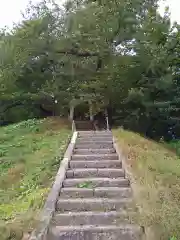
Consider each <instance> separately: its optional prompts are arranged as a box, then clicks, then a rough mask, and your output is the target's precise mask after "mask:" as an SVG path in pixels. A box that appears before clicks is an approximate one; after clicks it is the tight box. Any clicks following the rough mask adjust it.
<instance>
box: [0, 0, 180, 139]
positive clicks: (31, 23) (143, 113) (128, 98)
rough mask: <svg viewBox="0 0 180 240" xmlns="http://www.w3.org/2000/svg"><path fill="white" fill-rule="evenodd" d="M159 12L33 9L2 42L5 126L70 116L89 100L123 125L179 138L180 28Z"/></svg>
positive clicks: (125, 2)
mask: <svg viewBox="0 0 180 240" xmlns="http://www.w3.org/2000/svg"><path fill="white" fill-rule="evenodd" d="M157 9H158V3H157V1H156V0H120V1H117V0H111V1H109V0H98V1H92V0H73V1H71V0H70V1H66V2H65V4H64V5H63V6H59V5H57V4H56V3H55V2H54V1H48V2H47V1H42V2H41V3H40V4H38V5H36V6H33V5H29V8H28V9H27V11H26V13H25V14H24V21H23V22H22V23H21V24H18V25H16V26H14V28H13V29H12V31H10V32H7V31H5V30H2V31H1V35H0V121H1V124H4V123H10V122H15V121H19V120H21V119H26V118H30V117H41V116H42V115H46V114H55V115H61V116H67V115H68V104H69V102H70V100H71V99H73V98H78V97H79V96H83V95H84V96H89V98H90V99H91V100H93V101H94V102H96V103H101V105H103V104H106V105H107V104H108V106H109V109H111V113H112V119H113V122H114V123H116V124H118V125H124V126H125V127H127V128H131V129H133V130H136V131H139V132H141V133H144V134H146V135H147V136H150V137H153V138H156V137H157V138H159V137H161V136H165V137H166V138H168V137H170V138H171V137H174V136H178V135H179V134H180V132H179V117H180V115H179V113H180V110H179V108H180V82H179V81H180V57H179V56H180V31H179V30H180V26H179V25H178V24H177V23H175V24H174V25H171V23H170V15H169V12H168V9H167V11H166V12H165V14H164V16H161V15H160V14H159V13H158V10H157ZM55 100H56V101H55ZM168 135H169V136H168Z"/></svg>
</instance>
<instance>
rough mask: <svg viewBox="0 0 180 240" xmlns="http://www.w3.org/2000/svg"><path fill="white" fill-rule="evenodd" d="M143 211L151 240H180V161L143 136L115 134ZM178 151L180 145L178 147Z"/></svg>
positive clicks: (163, 145) (174, 154)
mask: <svg viewBox="0 0 180 240" xmlns="http://www.w3.org/2000/svg"><path fill="white" fill-rule="evenodd" d="M114 134H115V136H116V137H117V139H118V142H119V146H120V149H122V151H123V153H124V155H126V156H127V159H126V161H125V165H126V168H127V170H128V172H129V177H130V178H131V181H132V183H133V188H134V194H135V198H136V202H137V204H138V206H139V209H140V216H139V218H138V222H139V223H140V225H142V226H145V227H146V229H147V230H148V235H149V236H148V237H149V238H148V240H152V239H156V240H165V239H167V240H169V239H174V240H175V239H180V212H179V209H180V164H179V163H180V159H179V157H178V156H177V155H176V153H175V152H173V151H171V150H170V148H169V147H167V146H166V145H165V144H163V143H157V142H154V141H152V140H148V139H145V138H144V137H142V136H140V135H139V134H135V133H133V132H128V131H124V130H122V129H119V130H115V131H114ZM176 147H177V145H176Z"/></svg>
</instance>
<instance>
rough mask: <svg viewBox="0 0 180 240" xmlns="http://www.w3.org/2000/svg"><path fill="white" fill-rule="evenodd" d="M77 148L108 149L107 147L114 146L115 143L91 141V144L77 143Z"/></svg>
mask: <svg viewBox="0 0 180 240" xmlns="http://www.w3.org/2000/svg"><path fill="white" fill-rule="evenodd" d="M75 148H76V149H104V148H105V149H107V148H113V143H103V144H102V143H101V144H99V143H89V144H84V143H80V144H79V143H78V144H76V145H75Z"/></svg>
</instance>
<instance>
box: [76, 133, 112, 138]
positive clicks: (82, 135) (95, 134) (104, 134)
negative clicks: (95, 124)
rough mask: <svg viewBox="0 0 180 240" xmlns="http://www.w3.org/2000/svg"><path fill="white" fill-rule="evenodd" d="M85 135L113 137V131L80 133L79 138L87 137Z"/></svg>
mask: <svg viewBox="0 0 180 240" xmlns="http://www.w3.org/2000/svg"><path fill="white" fill-rule="evenodd" d="M85 137H92V138H95V137H97V138H99V137H109V138H110V137H111V138H112V137H113V135H112V133H84V134H82V133H79V134H78V138H85Z"/></svg>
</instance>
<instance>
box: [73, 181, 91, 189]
mask: <svg viewBox="0 0 180 240" xmlns="http://www.w3.org/2000/svg"><path fill="white" fill-rule="evenodd" d="M77 187H78V188H93V184H92V182H90V181H87V182H83V183H80V184H78V185H77Z"/></svg>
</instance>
